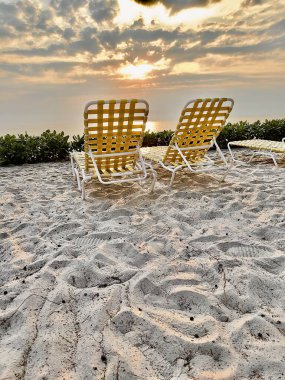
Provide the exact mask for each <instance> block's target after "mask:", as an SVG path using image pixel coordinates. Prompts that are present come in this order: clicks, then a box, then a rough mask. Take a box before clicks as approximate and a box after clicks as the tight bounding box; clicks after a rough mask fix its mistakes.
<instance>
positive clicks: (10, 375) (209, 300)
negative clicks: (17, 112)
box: [0, 159, 285, 380]
mask: <svg viewBox="0 0 285 380" xmlns="http://www.w3.org/2000/svg"><path fill="white" fill-rule="evenodd" d="M283 162H284V161H283ZM214 177H215V174H214ZM0 178H1V181H0V197H1V205H0V225H1V229H0V257H1V261H0V274H1V276H0V379H1V380H14V379H15V380H16V379H25V380H37V379H41V380H77V379H78V380H79V379H80V380H89V379H98V380H99V379H102V380H103V379H105V380H118V379H119V380H159V379H167V380H239V379H244V380H248V379H256V380H257V379H265V380H277V379H285V312H284V310H285V281H284V280H285V212H284V206H285V164H283V165H281V166H280V167H279V168H277V169H276V168H274V166H273V164H272V162H271V161H268V160H261V159H260V160H259V161H258V162H255V163H254V164H251V165H247V166H239V167H236V168H234V169H232V171H231V172H230V174H229V175H228V177H227V179H226V182H225V183H222V184H220V183H219V182H218V181H217V180H215V179H213V177H211V176H208V175H189V173H187V172H185V173H184V174H178V175H177V176H176V179H175V183H174V186H173V189H172V190H171V191H169V190H168V188H167V186H166V185H167V181H168V180H169V174H168V173H166V172H164V171H162V170H159V171H158V183H157V185H156V190H155V192H154V193H153V194H152V195H149V194H148V193H146V192H144V191H143V190H142V189H141V188H140V187H139V185H137V184H134V185H125V184H122V185H116V186H113V187H107V186H105V187H104V186H102V185H99V184H98V183H96V185H95V182H93V184H90V185H88V186H87V191H86V195H87V199H86V201H82V200H81V197H80V192H79V191H78V190H77V188H76V183H75V182H74V179H73V177H72V175H71V170H70V164H69V162H64V163H48V164H34V165H24V166H14V167H12V166H11V167H2V168H0Z"/></svg>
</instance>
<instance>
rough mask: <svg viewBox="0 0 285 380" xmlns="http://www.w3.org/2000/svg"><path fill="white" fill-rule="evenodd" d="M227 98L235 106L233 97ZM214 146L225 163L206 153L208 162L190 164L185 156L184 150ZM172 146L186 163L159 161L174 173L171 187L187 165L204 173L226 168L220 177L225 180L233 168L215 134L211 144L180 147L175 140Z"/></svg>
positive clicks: (194, 100) (195, 170) (194, 170)
mask: <svg viewBox="0 0 285 380" xmlns="http://www.w3.org/2000/svg"><path fill="white" fill-rule="evenodd" d="M196 100H197V99H193V100H190V101H189V102H187V103H186V105H185V107H184V109H186V108H187V107H188V106H189V104H191V103H194V102H196ZM227 100H228V101H229V102H231V104H232V105H231V108H232V107H233V105H234V101H233V99H231V98H227ZM213 146H215V147H216V150H217V152H218V154H219V156H220V158H221V159H222V161H223V163H224V164H223V165H219V166H218V165H215V161H213V160H212V159H210V158H209V157H208V156H207V154H205V155H204V157H203V158H206V159H207V163H206V162H197V164H192V165H191V164H190V163H189V161H188V160H187V158H186V157H185V155H184V154H183V151H186V150H187V151H189V150H201V149H210V148H212V147H213ZM170 147H171V148H173V149H175V150H177V152H178V153H179V155H180V156H181V158H182V160H183V161H184V164H182V165H178V166H174V165H165V164H164V163H163V162H162V161H159V162H158V163H159V164H160V165H161V166H162V167H163V168H164V169H166V170H168V171H170V172H171V173H172V175H171V179H170V183H169V187H170V188H171V186H172V184H173V181H174V177H175V174H176V172H177V171H178V170H180V169H183V168H185V167H187V168H188V169H189V171H190V172H192V173H203V172H210V171H214V170H225V169H226V170H225V172H224V174H223V176H222V178H221V179H220V181H221V182H222V181H224V180H225V178H226V176H227V175H228V172H229V170H230V169H231V167H232V164H231V163H228V162H227V160H226V158H225V156H224V154H223V152H222V151H221V149H220V147H219V145H218V143H217V141H216V138H215V136H213V138H212V141H211V144H210V145H203V146H201V145H200V146H194V147H185V148H180V147H179V146H178V144H177V143H176V142H175V143H174V145H170ZM201 166H202V167H203V166H204V168H202V169H199V168H198V169H196V167H201Z"/></svg>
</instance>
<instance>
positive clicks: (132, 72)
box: [119, 63, 153, 79]
mask: <svg viewBox="0 0 285 380" xmlns="http://www.w3.org/2000/svg"><path fill="white" fill-rule="evenodd" d="M152 70H153V66H152V65H150V64H147V63H142V64H139V65H132V64H129V65H127V66H124V67H122V68H121V69H120V70H119V71H120V73H121V74H123V75H124V76H125V77H126V78H127V79H146V78H147V75H148V74H149V73H150V72H151V71H152Z"/></svg>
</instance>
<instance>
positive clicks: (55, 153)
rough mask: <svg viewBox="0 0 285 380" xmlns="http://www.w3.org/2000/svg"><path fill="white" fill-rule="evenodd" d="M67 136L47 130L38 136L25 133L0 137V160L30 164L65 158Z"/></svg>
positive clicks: (2, 162) (67, 143) (5, 162)
mask: <svg viewBox="0 0 285 380" xmlns="http://www.w3.org/2000/svg"><path fill="white" fill-rule="evenodd" d="M68 137H69V136H64V132H60V133H57V132H56V131H53V132H51V131H50V130H47V131H45V132H43V133H42V134H41V135H40V136H29V135H28V134H27V133H25V134H20V135H18V137H16V136H15V135H5V136H2V137H0V162H1V164H3V165H8V164H13V165H20V164H24V163H27V164H32V163H36V162H51V161H57V160H65V159H66V158H67V156H68V153H69V150H70V144H69V142H68Z"/></svg>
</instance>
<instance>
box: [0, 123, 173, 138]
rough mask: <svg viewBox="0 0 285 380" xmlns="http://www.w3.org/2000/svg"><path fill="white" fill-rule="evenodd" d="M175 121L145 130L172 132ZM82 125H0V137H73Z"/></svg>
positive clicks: (154, 125) (148, 125) (148, 127)
mask: <svg viewBox="0 0 285 380" xmlns="http://www.w3.org/2000/svg"><path fill="white" fill-rule="evenodd" d="M176 124H177V122H176V121H169V120H168V121H165V120H160V121H157V120H156V121H152V120H150V121H148V122H147V125H146V130H147V131H152V132H160V131H164V130H169V129H170V130H174V129H175V128H176ZM83 128H84V127H83V125H82V123H81V122H80V123H78V125H77V124H76V123H72V124H71V123H70V124H57V125H53V124H44V123H39V124H38V125H34V124H33V125H31V124H30V125H29V124H26V125H21V126H17V125H13V124H9V125H2V126H0V136H3V135H6V134H8V133H9V134H12V135H13V134H14V135H18V134H20V133H25V132H27V133H28V134H29V135H33V136H38V135H40V134H41V133H42V132H44V131H46V130H47V129H50V130H51V131H53V130H56V131H57V132H62V131H63V132H64V134H65V135H69V136H70V137H72V136H74V135H83Z"/></svg>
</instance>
